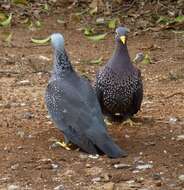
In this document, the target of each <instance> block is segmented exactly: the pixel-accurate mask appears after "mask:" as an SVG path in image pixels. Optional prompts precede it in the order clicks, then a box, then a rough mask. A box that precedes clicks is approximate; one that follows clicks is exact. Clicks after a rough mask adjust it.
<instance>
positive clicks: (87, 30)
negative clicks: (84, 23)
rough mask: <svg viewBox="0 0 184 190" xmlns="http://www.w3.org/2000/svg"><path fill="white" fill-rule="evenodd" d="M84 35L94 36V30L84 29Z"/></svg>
mask: <svg viewBox="0 0 184 190" xmlns="http://www.w3.org/2000/svg"><path fill="white" fill-rule="evenodd" d="M84 34H85V35H86V36H91V35H92V34H94V28H90V27H86V28H84Z"/></svg>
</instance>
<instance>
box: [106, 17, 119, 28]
mask: <svg viewBox="0 0 184 190" xmlns="http://www.w3.org/2000/svg"><path fill="white" fill-rule="evenodd" d="M116 24H117V19H116V18H113V19H112V20H109V22H108V28H110V29H115V28H116Z"/></svg>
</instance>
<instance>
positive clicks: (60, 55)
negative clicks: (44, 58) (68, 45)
mask: <svg viewBox="0 0 184 190" xmlns="http://www.w3.org/2000/svg"><path fill="white" fill-rule="evenodd" d="M72 70H73V68H72V65H71V63H70V61H69V58H68V55H67V53H66V51H65V50H57V49H56V50H55V52H54V68H53V74H55V75H57V76H62V75H64V74H65V73H67V72H69V71H72Z"/></svg>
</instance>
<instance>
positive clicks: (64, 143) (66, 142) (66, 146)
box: [56, 135, 72, 150]
mask: <svg viewBox="0 0 184 190" xmlns="http://www.w3.org/2000/svg"><path fill="white" fill-rule="evenodd" d="M56 144H57V145H59V146H61V147H63V148H64V149H66V150H71V146H72V144H71V143H70V141H69V140H68V138H67V137H66V136H65V135H64V141H57V142H56Z"/></svg>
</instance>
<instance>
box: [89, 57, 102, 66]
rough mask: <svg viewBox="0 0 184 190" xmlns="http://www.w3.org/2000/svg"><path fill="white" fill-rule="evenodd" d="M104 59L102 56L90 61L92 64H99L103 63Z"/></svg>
mask: <svg viewBox="0 0 184 190" xmlns="http://www.w3.org/2000/svg"><path fill="white" fill-rule="evenodd" d="M102 59H103V57H100V58H99V59H94V60H91V61H90V63H91V64H96V65H99V64H101V63H102Z"/></svg>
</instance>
